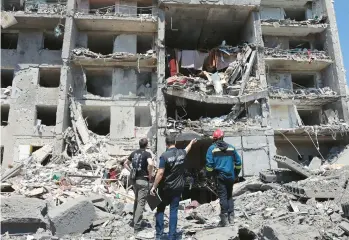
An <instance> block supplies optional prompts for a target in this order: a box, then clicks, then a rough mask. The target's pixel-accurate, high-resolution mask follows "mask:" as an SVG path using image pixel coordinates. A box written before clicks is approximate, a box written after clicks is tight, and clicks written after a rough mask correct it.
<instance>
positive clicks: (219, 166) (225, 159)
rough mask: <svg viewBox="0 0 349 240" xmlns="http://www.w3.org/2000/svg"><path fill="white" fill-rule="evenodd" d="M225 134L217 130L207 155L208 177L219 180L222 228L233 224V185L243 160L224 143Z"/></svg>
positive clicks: (218, 190)
mask: <svg viewBox="0 0 349 240" xmlns="http://www.w3.org/2000/svg"><path fill="white" fill-rule="evenodd" d="M223 137H224V133H223V131H221V130H220V129H217V130H216V131H215V132H214V133H213V144H212V145H211V146H210V147H209V148H208V150H207V154H206V171H207V176H215V177H216V178H217V193H218V197H219V203H220V206H221V214H220V215H219V216H220V219H221V221H220V226H222V227H224V226H226V225H227V224H228V222H229V223H233V219H232V216H234V202H233V184H234V181H235V179H236V178H237V177H238V176H239V173H240V171H241V166H242V162H241V158H240V156H239V154H238V153H237V152H236V150H235V148H234V147H233V146H232V145H230V144H228V143H226V142H224V141H223Z"/></svg>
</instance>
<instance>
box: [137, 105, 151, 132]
mask: <svg viewBox="0 0 349 240" xmlns="http://www.w3.org/2000/svg"><path fill="white" fill-rule="evenodd" d="M135 126H136V127H151V126H152V121H151V114H150V107H149V106H144V107H135Z"/></svg>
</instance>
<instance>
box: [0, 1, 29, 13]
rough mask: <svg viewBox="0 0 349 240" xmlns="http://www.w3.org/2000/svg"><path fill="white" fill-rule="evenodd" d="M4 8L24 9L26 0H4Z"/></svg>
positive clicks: (12, 9) (10, 9)
mask: <svg viewBox="0 0 349 240" xmlns="http://www.w3.org/2000/svg"><path fill="white" fill-rule="evenodd" d="M2 2H3V8H4V10H5V11H23V10H24V1H22V0H3V1H2Z"/></svg>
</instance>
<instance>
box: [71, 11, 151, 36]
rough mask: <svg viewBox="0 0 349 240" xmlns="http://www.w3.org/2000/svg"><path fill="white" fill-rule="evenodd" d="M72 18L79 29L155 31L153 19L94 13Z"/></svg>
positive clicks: (133, 31)
mask: <svg viewBox="0 0 349 240" xmlns="http://www.w3.org/2000/svg"><path fill="white" fill-rule="evenodd" d="M74 19H75V23H76V25H77V27H78V28H79V30H80V31H107V32H132V33H135V32H137V33H156V32H157V22H156V21H155V20H154V19H142V18H124V17H115V16H95V15H76V16H75V17H74Z"/></svg>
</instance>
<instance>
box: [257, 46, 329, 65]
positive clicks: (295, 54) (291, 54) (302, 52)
mask: <svg viewBox="0 0 349 240" xmlns="http://www.w3.org/2000/svg"><path fill="white" fill-rule="evenodd" d="M264 55H265V56H266V57H273V58H286V59H291V60H306V61H309V62H312V61H313V60H314V59H316V60H330V59H331V58H330V56H328V54H327V53H326V52H325V51H318V50H310V49H306V48H304V49H302V48H295V49H288V50H285V49H281V48H267V47H264Z"/></svg>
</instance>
